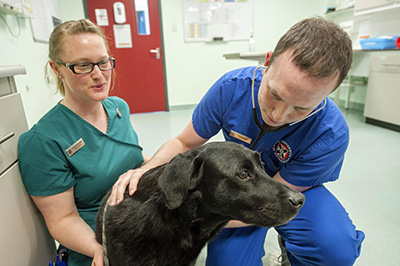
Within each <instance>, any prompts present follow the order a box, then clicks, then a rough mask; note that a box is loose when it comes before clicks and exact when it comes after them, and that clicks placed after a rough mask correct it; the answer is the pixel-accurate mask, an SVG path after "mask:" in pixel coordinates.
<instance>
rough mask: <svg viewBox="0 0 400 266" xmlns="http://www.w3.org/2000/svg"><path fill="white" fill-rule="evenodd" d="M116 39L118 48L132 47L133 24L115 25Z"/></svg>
mask: <svg viewBox="0 0 400 266" xmlns="http://www.w3.org/2000/svg"><path fill="white" fill-rule="evenodd" d="M114 40H115V47H116V48H132V35H131V25H130V24H124V25H114Z"/></svg>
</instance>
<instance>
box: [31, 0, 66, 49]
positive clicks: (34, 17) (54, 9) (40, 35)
mask: <svg viewBox="0 0 400 266" xmlns="http://www.w3.org/2000/svg"><path fill="white" fill-rule="evenodd" d="M28 3H29V4H28ZM25 9H28V10H30V19H31V27H32V33H33V39H34V40H35V41H36V42H46V43H47V42H49V37H50V34H51V32H52V31H53V29H54V28H55V26H57V25H58V24H60V23H61V19H60V17H61V15H60V8H59V6H58V1H53V0H30V1H26V3H25Z"/></svg>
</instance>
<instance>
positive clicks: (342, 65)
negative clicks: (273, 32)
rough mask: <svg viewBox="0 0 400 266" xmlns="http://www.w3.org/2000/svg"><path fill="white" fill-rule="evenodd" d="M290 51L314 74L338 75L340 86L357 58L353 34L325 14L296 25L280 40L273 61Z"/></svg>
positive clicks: (323, 75)
mask: <svg viewBox="0 0 400 266" xmlns="http://www.w3.org/2000/svg"><path fill="white" fill-rule="evenodd" d="M286 51H291V53H292V56H291V58H292V62H293V63H294V64H295V65H296V66H297V67H298V68H300V69H301V70H302V71H304V72H306V73H308V74H309V75H310V76H312V77H321V78H322V77H330V76H333V75H337V76H338V84H337V87H338V86H339V85H340V84H341V83H342V81H343V80H344V79H345V77H346V76H347V73H348V71H349V69H350V67H351V63H352V60H353V51H352V43H351V39H350V37H349V35H348V34H347V33H346V32H345V31H344V30H343V29H341V28H340V27H339V26H338V25H337V24H336V23H334V22H333V21H330V20H327V19H324V18H321V17H314V18H308V19H304V20H302V21H300V22H298V23H296V24H295V25H294V26H292V27H291V28H290V29H289V30H288V31H287V32H286V33H285V34H284V35H283V36H282V37H281V38H280V39H279V41H278V43H277V45H276V47H275V50H274V52H273V54H272V56H271V62H270V64H271V65H272V64H273V62H274V60H275V59H276V58H277V57H278V56H279V55H280V54H282V53H284V52H286Z"/></svg>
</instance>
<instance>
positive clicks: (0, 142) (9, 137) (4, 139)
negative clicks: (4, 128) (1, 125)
mask: <svg viewBox="0 0 400 266" xmlns="http://www.w3.org/2000/svg"><path fill="white" fill-rule="evenodd" d="M14 136H15V133H14V132H10V133H8V134H7V135H5V136H4V137H1V138H0V144H2V143H3V142H5V141H6V140H8V139H11V138H12V137H14Z"/></svg>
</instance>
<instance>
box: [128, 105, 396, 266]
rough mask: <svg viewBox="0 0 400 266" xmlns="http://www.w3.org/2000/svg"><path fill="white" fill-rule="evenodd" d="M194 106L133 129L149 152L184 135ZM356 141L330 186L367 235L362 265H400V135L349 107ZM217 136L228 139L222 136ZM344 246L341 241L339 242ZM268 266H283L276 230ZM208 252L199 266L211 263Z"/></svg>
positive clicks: (138, 119)
mask: <svg viewBox="0 0 400 266" xmlns="http://www.w3.org/2000/svg"><path fill="white" fill-rule="evenodd" d="M191 113H192V109H185V110H175V111H170V112H160V113H147V114H134V115H132V116H131V121H132V124H133V127H134V128H135V130H136V132H137V133H138V135H139V140H140V144H141V146H142V147H143V148H144V153H145V154H146V155H149V156H151V155H153V154H154V153H155V152H156V151H157V149H158V148H159V147H160V146H161V145H162V144H163V143H165V142H166V141H167V140H169V139H170V138H172V137H175V136H176V135H177V134H179V133H180V132H181V131H182V130H183V128H184V127H185V126H186V125H187V124H188V122H189V121H190V118H191ZM343 113H344V116H345V118H346V120H347V122H348V124H349V127H350V145H349V148H348V151H347V154H346V158H345V162H344V165H343V168H342V172H341V175H340V178H339V180H337V181H335V182H333V183H329V184H327V187H328V188H329V189H330V190H331V191H332V192H333V193H334V194H335V195H336V196H337V197H338V198H339V200H340V201H341V202H342V204H343V205H344V206H345V208H346V209H347V211H348V212H349V214H350V217H351V219H352V220H353V222H354V224H355V225H356V226H357V228H358V229H360V230H362V231H364V233H365V234H366V239H365V241H364V243H363V246H362V252H361V256H360V257H359V259H358V260H357V261H356V263H355V265H357V266H380V265H385V266H389V265H400V248H399V246H400V244H399V240H400V206H399V205H400V133H399V132H396V131H391V130H388V129H384V128H380V127H377V126H373V125H369V124H366V123H365V118H364V117H363V114H362V112H361V111H357V110H343ZM213 140H223V138H222V136H221V135H220V134H218V135H217V136H216V137H214V138H213ZM338 244H339V245H340V243H338ZM265 250H266V254H267V255H266V256H265V257H264V259H263V262H264V266H275V265H279V263H278V262H277V257H278V256H279V254H280V252H279V248H278V245H277V235H276V232H275V231H274V230H273V229H271V230H269V232H268V235H267V238H266V242H265ZM205 257H206V252H205V250H204V251H203V252H202V254H201V255H200V257H199V258H198V261H197V263H196V266H202V265H205V262H204V261H205Z"/></svg>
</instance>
